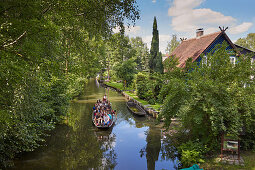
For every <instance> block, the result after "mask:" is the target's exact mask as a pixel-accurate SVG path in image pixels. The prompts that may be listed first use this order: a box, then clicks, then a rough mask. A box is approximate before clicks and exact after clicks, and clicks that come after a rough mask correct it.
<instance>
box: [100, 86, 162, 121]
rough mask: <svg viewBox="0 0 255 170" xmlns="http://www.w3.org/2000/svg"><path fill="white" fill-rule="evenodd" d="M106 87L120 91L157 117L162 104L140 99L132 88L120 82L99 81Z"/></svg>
mask: <svg viewBox="0 0 255 170" xmlns="http://www.w3.org/2000/svg"><path fill="white" fill-rule="evenodd" d="M100 83H101V84H103V85H104V86H106V87H110V88H113V89H114V90H116V91H118V92H119V93H121V94H122V95H123V96H125V98H127V100H132V101H134V102H135V103H136V104H138V105H139V106H141V107H142V108H143V109H144V110H145V111H146V112H147V113H148V114H149V115H151V116H153V117H154V118H157V117H158V115H159V113H160V108H161V106H162V104H160V103H156V104H155V105H151V104H149V103H148V101H146V100H142V99H140V98H139V97H138V96H137V95H136V92H135V90H134V89H132V88H124V87H123V84H122V83H119V82H100Z"/></svg>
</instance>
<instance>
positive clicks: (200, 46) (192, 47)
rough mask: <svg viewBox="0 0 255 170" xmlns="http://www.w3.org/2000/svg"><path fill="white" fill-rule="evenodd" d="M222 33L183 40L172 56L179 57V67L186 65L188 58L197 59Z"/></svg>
mask: <svg viewBox="0 0 255 170" xmlns="http://www.w3.org/2000/svg"><path fill="white" fill-rule="evenodd" d="M221 33H222V32H221V31H219V32H215V33H212V34H207V35H203V36H200V37H198V38H192V39H188V40H183V41H182V42H181V44H180V45H179V46H178V47H177V48H176V49H175V50H174V51H173V52H172V53H171V54H170V56H175V57H177V58H178V59H179V65H178V67H184V66H185V62H186V60H187V59H188V58H192V61H195V60H196V59H197V58H198V57H199V56H200V55H201V54H202V53H203V52H204V51H205V50H206V49H207V48H208V47H209V46H210V45H211V44H212V43H213V42H214V40H215V39H216V38H217V37H218V36H219V35H220V34H221Z"/></svg>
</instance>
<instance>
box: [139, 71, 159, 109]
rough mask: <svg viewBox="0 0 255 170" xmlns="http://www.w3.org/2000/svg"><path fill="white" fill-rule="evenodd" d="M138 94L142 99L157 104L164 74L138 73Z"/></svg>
mask: <svg viewBox="0 0 255 170" xmlns="http://www.w3.org/2000/svg"><path fill="white" fill-rule="evenodd" d="M135 83H136V90H137V96H138V97H139V98H140V99H144V100H147V101H148V102H149V104H155V103H156V102H157V101H158V96H159V93H160V89H161V86H162V84H163V82H162V75H161V74H159V73H153V74H146V73H142V72H140V73H138V74H137V76H136V81H135Z"/></svg>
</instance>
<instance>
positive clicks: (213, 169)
mask: <svg viewBox="0 0 255 170" xmlns="http://www.w3.org/2000/svg"><path fill="white" fill-rule="evenodd" d="M241 157H242V158H243V159H244V166H240V165H228V164H223V163H216V162H215V159H210V160H205V163H203V164H201V165H200V168H203V169H204V170H217V169H219V170H221V169H224V170H225V169H226V170H234V169H238V170H239V169H240V170H241V169H243V170H255V152H252V151H241Z"/></svg>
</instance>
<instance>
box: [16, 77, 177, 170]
mask: <svg viewBox="0 0 255 170" xmlns="http://www.w3.org/2000/svg"><path fill="white" fill-rule="evenodd" d="M105 93H106V94H107V95H108V98H109V100H110V101H111V103H112V107H113V108H114V109H116V110H117V113H118V115H117V121H116V123H115V125H114V127H113V128H111V129H109V130H104V131H102V130H98V129H96V128H95V127H94V126H93V125H92V121H91V111H92V107H93V105H94V103H95V102H96V100H97V99H101V98H102V97H103V95H104V94H105ZM69 115H70V116H69V117H68V120H67V124H66V125H58V126H57V127H56V129H55V130H53V131H52V132H51V136H50V137H48V138H47V139H46V144H45V146H42V147H40V148H38V149H37V150H35V151H34V152H29V153H24V154H22V156H21V157H20V158H17V159H16V160H15V162H14V163H15V167H13V168H12V169H19V170H25V169H26V170H29V169H37V170H40V169H152V170H153V169H177V165H178V161H177V158H176V151H175V148H173V146H171V141H170V140H169V138H168V137H166V136H164V135H163V133H162V131H161V129H160V128H159V127H157V126H156V125H155V120H154V119H153V118H151V117H150V116H146V117H137V116H135V115H132V114H131V113H130V112H129V111H128V109H127V108H126V100H125V98H124V97H123V96H121V95H120V94H118V93H117V92H115V91H112V90H109V89H104V88H102V87H100V86H98V85H96V83H95V81H94V80H91V81H90V82H89V83H88V84H87V85H86V89H85V91H84V94H83V95H81V96H80V97H79V98H77V99H75V100H73V101H72V102H71V104H70V108H69Z"/></svg>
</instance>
